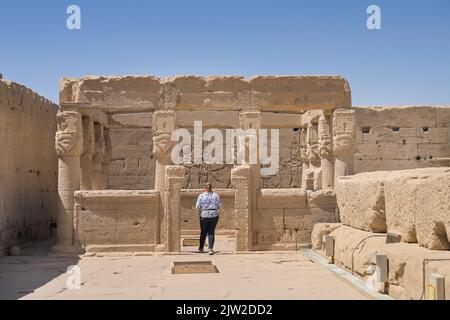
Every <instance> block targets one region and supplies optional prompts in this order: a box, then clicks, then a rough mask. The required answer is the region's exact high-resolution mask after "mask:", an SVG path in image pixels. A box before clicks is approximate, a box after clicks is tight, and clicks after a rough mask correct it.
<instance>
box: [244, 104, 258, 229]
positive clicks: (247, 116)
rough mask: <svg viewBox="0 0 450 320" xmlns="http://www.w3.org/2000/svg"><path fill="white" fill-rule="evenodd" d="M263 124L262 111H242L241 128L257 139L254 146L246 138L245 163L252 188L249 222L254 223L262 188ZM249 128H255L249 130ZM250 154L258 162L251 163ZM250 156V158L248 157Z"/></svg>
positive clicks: (251, 137) (250, 187)
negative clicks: (260, 151) (260, 140)
mask: <svg viewBox="0 0 450 320" xmlns="http://www.w3.org/2000/svg"><path fill="white" fill-rule="evenodd" d="M261 124H262V115H261V112H260V111H246V112H241V113H240V114H239V126H240V129H242V130H245V132H246V133H247V134H248V136H249V137H250V139H253V140H254V141H256V145H254V146H252V145H251V143H250V139H246V141H245V153H246V161H245V164H246V165H249V168H250V181H249V185H248V187H249V189H250V207H249V209H250V211H249V212H250V216H249V224H250V225H251V224H252V219H253V218H252V212H256V206H257V203H256V202H257V194H258V192H259V191H260V189H261V164H260V161H259V153H258V150H259V130H260V129H261ZM249 129H253V130H254V131H252V130H249ZM250 154H253V155H254V159H256V163H254V162H253V163H249V161H250V160H251V157H250ZM247 157H248V158H247Z"/></svg>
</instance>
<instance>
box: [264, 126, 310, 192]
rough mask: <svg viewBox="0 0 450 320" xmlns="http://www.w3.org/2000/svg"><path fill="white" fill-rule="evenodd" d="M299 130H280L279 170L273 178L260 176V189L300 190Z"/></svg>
mask: <svg viewBox="0 0 450 320" xmlns="http://www.w3.org/2000/svg"><path fill="white" fill-rule="evenodd" d="M301 133H302V132H301V129H281V130H280V136H281V141H282V143H281V145H280V168H279V172H278V174H276V175H274V176H261V187H262V188H270V189H277V188H300V187H301V181H302V164H303V160H302V144H301V138H302V136H301ZM263 167H264V166H263Z"/></svg>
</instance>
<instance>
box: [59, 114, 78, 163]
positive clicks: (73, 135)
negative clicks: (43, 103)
mask: <svg viewBox="0 0 450 320" xmlns="http://www.w3.org/2000/svg"><path fill="white" fill-rule="evenodd" d="M55 149H56V152H57V154H58V156H80V155H81V153H82V152H83V130H82V122H81V115H80V114H79V113H78V112H71V111H66V112H60V113H58V131H57V132H56V135H55Z"/></svg>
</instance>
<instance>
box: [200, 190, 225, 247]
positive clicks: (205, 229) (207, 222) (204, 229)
mask: <svg viewBox="0 0 450 320" xmlns="http://www.w3.org/2000/svg"><path fill="white" fill-rule="evenodd" d="M212 188H213V186H212V184H211V183H207V184H206V185H205V191H204V192H203V193H202V194H201V195H199V196H198V199H197V204H196V206H195V207H196V208H197V210H198V212H199V214H200V230H201V233H200V247H199V248H198V251H199V252H200V253H201V252H203V247H204V246H205V240H206V236H208V247H209V255H213V254H214V240H215V237H214V233H215V230H216V226H217V223H218V222H219V213H220V209H221V208H222V202H221V201H220V197H219V195H218V194H217V193H215V192H213V189H212Z"/></svg>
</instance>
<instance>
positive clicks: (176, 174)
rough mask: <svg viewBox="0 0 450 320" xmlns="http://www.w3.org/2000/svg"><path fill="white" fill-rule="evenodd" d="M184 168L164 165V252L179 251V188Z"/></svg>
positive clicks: (180, 187) (182, 183)
mask: <svg viewBox="0 0 450 320" xmlns="http://www.w3.org/2000/svg"><path fill="white" fill-rule="evenodd" d="M185 174H186V168H184V167H183V166H166V167H165V180H166V181H165V191H164V201H163V203H164V220H163V230H164V231H163V239H164V251H165V252H180V251H181V247H180V236H181V232H180V230H181V221H180V219H181V189H182V188H183V185H184V176H185Z"/></svg>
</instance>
